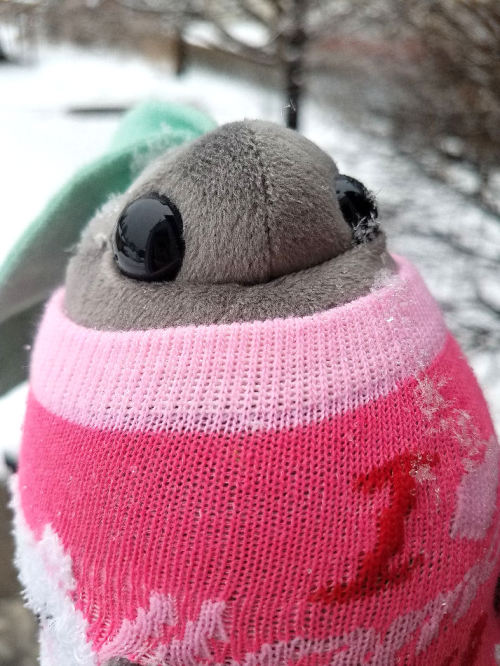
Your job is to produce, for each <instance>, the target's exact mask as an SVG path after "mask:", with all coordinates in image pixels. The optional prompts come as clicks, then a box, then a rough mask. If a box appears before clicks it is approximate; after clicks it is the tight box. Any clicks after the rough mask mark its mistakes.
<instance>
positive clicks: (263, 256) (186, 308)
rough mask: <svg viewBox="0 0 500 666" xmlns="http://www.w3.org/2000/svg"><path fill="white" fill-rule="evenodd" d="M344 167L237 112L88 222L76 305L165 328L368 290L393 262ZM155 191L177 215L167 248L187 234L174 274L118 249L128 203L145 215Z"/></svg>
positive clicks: (319, 304)
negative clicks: (350, 211) (368, 226)
mask: <svg viewBox="0 0 500 666" xmlns="http://www.w3.org/2000/svg"><path fill="white" fill-rule="evenodd" d="M337 176H338V170H337V167H336V165H335V163H334V162H333V161H332V160H331V159H330V158H329V157H328V156H327V155H326V154H325V153H324V152H323V151H322V150H320V149H319V148H318V147H317V146H316V145H314V144H313V143H311V142H310V141H308V140H307V139H305V138H304V137H302V136H300V135H299V134H297V133H296V132H292V131H290V130H287V129H284V128H281V127H278V126H277V125H274V124H271V123H266V122H261V121H244V122H237V123H230V124H228V125H224V126H222V127H220V128H218V129H216V130H214V131H213V132H211V133H209V134H206V135H205V136H203V137H201V138H199V139H197V140H196V141H193V142H192V143H190V144H187V145H185V146H182V147H181V148H177V149H175V150H172V151H170V152H168V153H167V154H165V155H164V156H163V157H161V158H160V159H158V160H157V161H156V162H154V163H153V164H151V165H150V166H149V168H148V169H146V171H145V172H144V173H143V174H142V175H141V176H140V177H139V179H138V180H137V181H136V182H135V183H134V184H133V185H132V186H131V187H130V188H129V190H128V191H127V192H125V194H123V195H121V196H118V197H115V198H114V199H112V200H111V201H110V202H109V203H108V204H107V205H106V206H105V207H104V208H103V209H102V210H101V211H100V212H99V214H98V215H97V216H96V217H95V218H94V219H93V220H92V221H91V223H90V224H89V226H88V228H87V229H86V231H85V232H84V234H83V237H82V240H81V243H80V245H79V248H78V251H77V254H76V255H75V256H74V257H73V258H72V260H71V262H70V264H69V267H68V272H67V280H66V301H65V307H66V310H67V312H68V314H69V316H70V317H71V318H72V319H73V320H75V321H76V322H78V323H81V324H83V325H86V326H92V327H97V328H102V329H136V328H137V329H142V328H163V327H166V326H175V325H185V324H211V323H220V322H232V321H245V320H255V319H266V318H274V317H286V316H303V315H307V314H312V313H314V312H317V311H320V310H325V309H328V308H330V307H333V306H335V305H339V304H341V303H345V302H348V301H350V300H353V299H355V298H358V297H359V296H361V295H363V294H365V293H367V291H369V289H370V288H371V287H372V285H373V283H374V280H375V278H376V276H377V274H378V273H379V272H380V270H382V269H384V268H389V269H390V268H392V266H393V264H392V260H391V259H390V257H389V255H388V254H387V252H386V251H385V240H384V237H383V235H382V234H381V233H378V232H377V231H376V230H375V231H374V230H372V232H373V233H368V234H366V238H364V239H362V240H366V242H362V243H359V242H357V241H359V240H360V239H359V238H356V234H355V233H354V232H353V228H352V226H351V225H350V224H349V223H348V221H347V220H346V219H345V218H344V215H343V213H342V210H341V207H340V205H339V201H338V199H337V194H336V178H337ZM144 198H147V201H148V202H149V203H148V205H151V206H152V208H150V209H149V210H150V211H151V210H168V206H169V207H170V210H171V211H172V215H173V217H172V219H174V218H175V225H176V228H175V230H172V229H170V230H167V232H165V233H166V236H163V239H160V240H159V241H156V245H157V250H155V251H157V252H158V253H159V255H158V256H160V260H161V256H163V255H162V252H167V253H168V251H169V250H168V247H167V249H165V244H166V245H168V244H169V243H170V244H172V243H173V244H174V245H177V247H176V253H177V257H178V259H179V261H178V262H177V264H176V268H175V270H174V271H173V272H172V271H170V272H169V273H168V275H167V278H168V279H165V275H163V274H162V276H161V277H162V278H163V279H161V280H153V281H146V280H144V279H136V277H137V276H132V277H130V275H131V273H130V271H125V273H126V274H124V272H123V266H121V268H122V270H120V266H119V262H118V263H117V261H115V255H116V254H120V253H119V252H118V250H117V241H116V233H117V223H118V220H119V218H120V216H121V214H122V212H123V211H124V210H125V211H133V210H135V211H136V212H135V216H136V218H137V210H139V211H141V210H143V209H144V207H143V208H140V206H142V203H140V204H139V208H133V206H134V205H136V206H137V204H134V202H137V200H141V202H142V201H143V200H144ZM151 202H152V203H151ZM155 206H157V207H158V208H155ZM162 206H167V208H162ZM344 212H345V211H344ZM152 214H153V215H154V214H156V213H151V212H149V213H148V215H152ZM131 215H132V213H129V214H128V217H127V218H126V219H127V220H129V219H130V216H131ZM122 219H125V218H124V217H122ZM141 224H142V222H141ZM144 225H145V226H144V227H140V230H139V232H138V233H139V235H140V239H139V241H138V244H139V245H141V244H143V245H144V246H146V239H147V229H146V227H147V225H146V222H145V223H144ZM129 226H130V225H129ZM144 229H146V231H145V232H144V233H143V230H144ZM121 238H122V240H121V241H119V242H124V243H125V244H126V243H127V242H128V243H129V244H132V241H130V239H128V240H127V239H125V241H123V237H121ZM134 240H135V239H134ZM147 243H149V245H148V248H149V249H148V250H147V251H148V252H149V251H151V241H150V240H147ZM120 247H121V246H120ZM158 248H159V249H158ZM143 249H144V248H143ZM125 250H126V251H128V250H127V248H125ZM133 250H134V251H135V250H137V247H135V245H134V248H133ZM139 254H140V252H139ZM137 256H138V255H137ZM141 256H142V257H143V256H144V252H143V253H142V255H141ZM154 275H155V276H156V275H157V274H156V273H155V274H154ZM150 277H151V276H150Z"/></svg>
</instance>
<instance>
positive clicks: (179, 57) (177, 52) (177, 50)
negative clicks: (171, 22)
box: [174, 26, 187, 76]
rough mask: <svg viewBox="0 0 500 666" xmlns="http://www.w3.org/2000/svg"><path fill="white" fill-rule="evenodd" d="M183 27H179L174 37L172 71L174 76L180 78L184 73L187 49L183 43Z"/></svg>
mask: <svg viewBox="0 0 500 666" xmlns="http://www.w3.org/2000/svg"><path fill="white" fill-rule="evenodd" d="M183 32H184V31H183V27H182V26H179V27H178V28H176V30H175V35H174V70H175V75H176V76H181V74H184V72H185V71H186V65H187V48H186V42H185V41H184V34H183Z"/></svg>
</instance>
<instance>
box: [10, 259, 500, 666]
mask: <svg viewBox="0 0 500 666" xmlns="http://www.w3.org/2000/svg"><path fill="white" fill-rule="evenodd" d="M396 260H397V262H398V272H397V274H396V275H394V276H393V277H391V278H388V279H386V281H385V282H384V283H383V284H381V285H379V286H378V287H377V288H376V289H374V290H373V291H372V292H371V293H369V294H368V295H367V296H365V297H362V298H360V299H358V300H356V301H354V302H352V303H349V304H347V305H343V306H340V307H337V308H334V309H331V310H328V311H325V312H320V313H317V314H315V315H312V316H308V317H302V318H288V319H272V320H267V321H258V322H248V323H234V324H225V325H210V326H188V327H172V328H168V329H160V330H145V331H121V332H113V331H98V330H93V329H89V328H85V327H82V326H80V325H77V324H75V323H74V322H72V321H71V320H69V318H68V317H67V316H66V315H65V313H64V310H63V297H64V294H63V291H62V290H61V291H59V292H56V294H55V295H54V296H53V298H52V300H51V301H50V303H49V304H48V307H47V309H46V312H45V316H44V319H43V321H42V324H41V327H40V330H39V333H38V337H37V342H36V345H35V349H34V354H33V358H32V366H31V392H30V397H29V402H28V411H27V416H26V422H25V426H24V439H23V444H22V450H21V456H20V464H19V472H18V475H17V477H15V479H14V482H13V486H14V504H15V507H16V519H15V533H16V539H17V546H18V552H17V563H18V566H19V568H20V571H21V578H22V581H23V583H24V585H25V586H26V595H27V599H28V601H29V603H30V605H31V607H32V608H33V609H34V610H35V611H36V612H37V613H39V614H40V617H41V627H42V628H41V649H42V657H41V663H42V666H56V665H57V666H61V664H64V665H65V666H73V665H74V666H76V665H77V664H79V665H80V666H81V665H83V666H99V665H102V664H105V663H106V661H107V660H109V659H111V658H113V657H126V658H128V659H129V660H130V661H132V662H136V663H138V664H141V665H143V666H146V665H153V664H154V665H160V664H162V665H167V666H187V665H195V664H212V665H218V666H258V665H262V666H275V665H276V666H281V665H287V664H298V665H299V666H313V665H314V666H320V665H321V666H323V665H326V664H332V665H343V666H356V665H357V664H363V665H364V664H372V665H380V666H385V665H387V666H393V665H394V664H407V665H412V666H414V665H417V666H418V665H419V664H425V665H426V666H458V665H460V664H461V665H467V666H472V665H473V664H476V665H478V666H490V665H493V664H494V663H495V656H494V646H495V643H498V642H500V624H499V619H498V617H497V616H496V615H495V611H494V607H493V600H494V590H495V584H496V581H497V578H498V574H499V557H500V538H499V536H500V535H499V532H500V521H499V514H498V511H499V489H498V471H499V462H500V460H499V458H500V456H499V447H498V443H497V440H496V438H495V435H494V431H493V426H492V423H491V420H490V417H489V415H488V410H487V407H486V404H485V402H484V399H483V397H482V394H481V392H480V389H479V387H478V385H477V382H476V380H475V378H474V376H473V374H472V371H471V370H470V368H469V366H468V365H467V362H466V360H465V359H464V357H463V355H462V353H461V351H460V349H459V347H458V345H457V343H456V342H455V340H454V339H453V338H452V336H451V335H450V334H449V332H448V331H447V329H446V327H445V325H444V322H443V319H442V316H441V314H440V312H439V309H438V307H437V305H436V304H435V302H434V300H433V299H432V297H431V296H430V294H429V292H428V291H427V289H426V287H425V285H424V283H423V282H422V280H421V278H420V277H419V275H418V273H417V272H416V271H415V269H414V268H413V267H412V266H411V265H410V264H409V263H408V262H407V261H406V260H404V259H402V258H396Z"/></svg>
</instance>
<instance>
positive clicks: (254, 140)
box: [249, 128, 273, 279]
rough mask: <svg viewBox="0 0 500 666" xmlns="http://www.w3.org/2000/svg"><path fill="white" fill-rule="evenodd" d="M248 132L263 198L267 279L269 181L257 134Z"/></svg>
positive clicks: (270, 254)
mask: <svg viewBox="0 0 500 666" xmlns="http://www.w3.org/2000/svg"><path fill="white" fill-rule="evenodd" d="M249 131H250V135H251V137H250V147H251V148H252V149H253V151H254V152H255V157H256V159H257V163H258V165H259V169H260V182H261V185H262V194H263V196H264V218H263V219H264V230H265V233H266V237H267V247H268V253H269V268H268V279H271V278H272V277H273V270H272V269H273V249H272V245H271V228H270V226H269V206H270V204H271V190H270V187H269V180H268V178H267V176H266V171H265V166H264V160H263V159H262V151H261V149H260V148H259V146H258V143H257V132H256V131H255V130H254V129H252V128H249Z"/></svg>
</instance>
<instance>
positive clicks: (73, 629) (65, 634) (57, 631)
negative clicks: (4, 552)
mask: <svg viewBox="0 0 500 666" xmlns="http://www.w3.org/2000/svg"><path fill="white" fill-rule="evenodd" d="M10 487H11V493H12V501H11V506H12V508H13V510H14V539H15V542H16V554H15V564H16V566H17V568H18V570H19V578H20V580H21V583H22V585H23V587H24V598H25V600H26V605H27V606H28V607H29V608H30V609H31V610H32V611H33V612H34V613H36V614H37V615H39V616H40V622H41V630H40V647H41V655H40V664H41V666H97V658H96V656H95V653H94V652H93V650H92V647H91V645H90V644H89V643H88V641H87V622H86V620H85V618H84V617H83V615H82V613H81V612H80V611H78V610H77V609H76V608H75V606H74V604H73V601H72V599H71V592H72V591H73V590H74V589H75V588H76V582H75V579H74V578H73V573H72V562H71V557H70V556H69V555H68V554H67V553H65V552H64V548H63V546H62V544H61V541H60V539H59V537H58V536H57V534H56V533H55V532H54V530H53V529H52V527H51V526H50V525H46V526H45V528H44V530H43V534H42V538H41V539H40V540H37V539H36V538H35V536H34V534H33V532H32V531H31V530H30V528H29V527H28V525H27V523H26V520H25V518H24V515H23V512H22V509H21V502H20V497H19V489H18V481H17V475H14V476H13V477H12V478H11V481H10Z"/></svg>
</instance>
